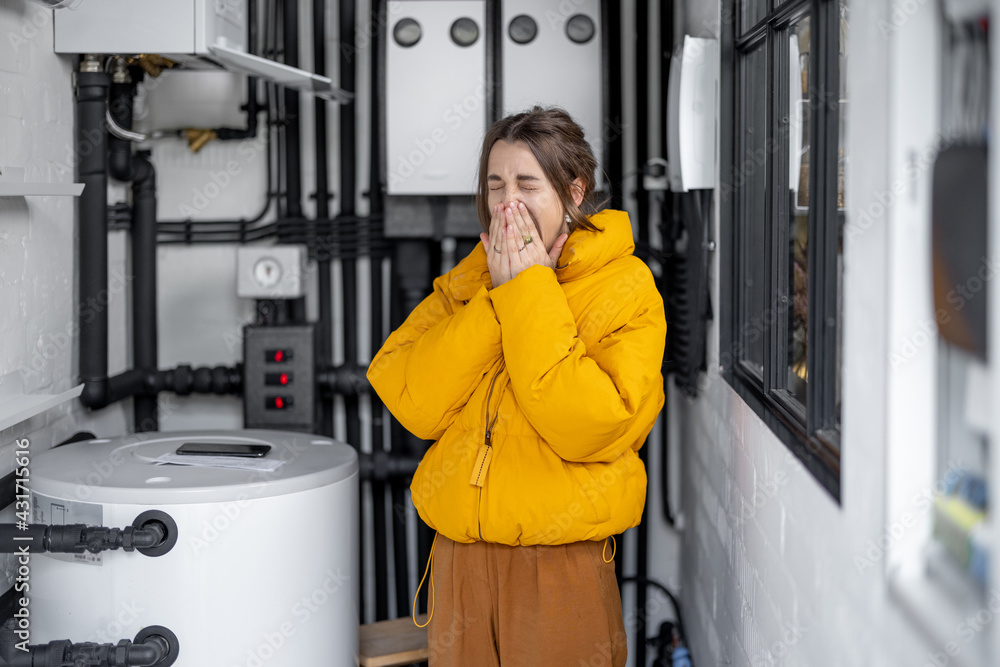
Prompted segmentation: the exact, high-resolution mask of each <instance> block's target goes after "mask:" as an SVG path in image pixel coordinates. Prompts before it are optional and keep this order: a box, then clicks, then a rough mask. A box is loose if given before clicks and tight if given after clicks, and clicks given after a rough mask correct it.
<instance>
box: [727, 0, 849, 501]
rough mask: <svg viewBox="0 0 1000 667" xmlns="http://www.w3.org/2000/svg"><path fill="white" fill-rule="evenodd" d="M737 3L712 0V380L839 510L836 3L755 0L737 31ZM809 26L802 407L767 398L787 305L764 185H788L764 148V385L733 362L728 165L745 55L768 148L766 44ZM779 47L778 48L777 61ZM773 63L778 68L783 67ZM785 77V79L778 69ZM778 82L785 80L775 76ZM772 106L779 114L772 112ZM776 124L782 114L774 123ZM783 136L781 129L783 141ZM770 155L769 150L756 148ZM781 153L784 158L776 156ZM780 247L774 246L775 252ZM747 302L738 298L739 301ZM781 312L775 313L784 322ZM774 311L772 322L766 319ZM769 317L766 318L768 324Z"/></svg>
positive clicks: (781, 99)
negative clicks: (753, 73)
mask: <svg viewBox="0 0 1000 667" xmlns="http://www.w3.org/2000/svg"><path fill="white" fill-rule="evenodd" d="M751 1H753V0H751ZM746 2H747V0H723V3H722V16H723V19H724V20H723V21H722V22H721V26H722V27H721V35H720V42H721V52H720V53H721V61H722V62H721V68H720V116H721V123H720V137H719V139H720V161H721V165H720V166H721V169H720V174H721V178H720V186H721V190H720V198H719V201H720V207H719V209H720V225H721V228H720V254H721V257H720V260H721V266H720V287H721V292H722V294H721V301H722V308H721V309H720V311H721V312H720V339H719V344H720V350H719V353H720V371H721V373H722V376H723V377H724V378H725V380H726V381H727V382H728V383H729V384H730V385H731V386H732V387H733V388H734V389H735V390H736V392H737V393H738V394H739V395H740V397H741V398H742V399H743V400H744V401H745V402H746V403H747V404H748V405H749V406H750V408H751V409H752V410H753V411H754V412H755V413H756V414H757V415H758V416H759V417H760V418H761V419H762V420H763V421H764V422H765V423H766V424H767V426H768V428H770V429H771V431H773V432H774V433H775V434H776V435H777V437H778V438H779V439H780V440H781V441H782V442H783V443H784V444H785V445H786V446H787V447H788V448H789V449H790V450H791V452H792V453H793V454H794V455H795V456H796V457H797V458H798V459H799V460H800V461H802V463H803V464H804V465H805V467H806V468H807V469H808V470H809V471H810V472H811V473H812V474H813V475H814V477H815V478H816V479H817V481H818V482H819V483H820V484H821V486H822V487H823V488H824V489H826V490H827V491H828V492H829V493H830V494H831V495H832V496H833V498H834V499H835V500H836V501H837V502H838V503H839V502H840V491H841V466H840V462H841V447H840V444H841V443H840V415H839V401H838V398H839V397H838V392H839V391H841V389H840V383H839V379H838V375H837V372H838V368H837V364H838V360H839V350H838V349H837V348H838V344H839V343H838V340H837V336H838V326H839V323H840V319H841V317H842V313H841V311H840V306H839V299H838V296H839V294H838V292H839V291H840V289H841V288H840V286H839V280H838V247H839V245H840V243H841V229H842V226H843V221H844V216H843V212H842V211H839V210H838V176H839V172H838V157H839V147H840V144H839V138H840V137H839V114H840V108H839V107H840V78H839V77H840V71H839V68H840V63H839V48H840V30H841V26H840V21H841V17H840V2H839V0H784V1H782V0H756V3H755V4H757V5H763V7H765V11H764V14H765V16H764V17H763V18H762V19H760V20H759V21H758V22H757V23H756V24H755V25H753V26H747V27H746V29H745V30H744V29H743V26H742V22H743V21H742V16H741V10H742V5H743V4H744V3H746ZM806 15H808V16H809V17H810V39H811V46H810V54H809V65H808V66H809V69H810V87H809V88H810V89H809V91H808V93H809V108H810V120H809V123H810V127H809V133H810V137H809V141H810V163H809V196H810V207H809V218H808V238H809V243H808V250H807V253H808V257H807V261H808V276H809V277H808V292H807V294H808V300H809V314H808V322H809V325H808V333H807V351H806V355H807V358H806V366H807V372H808V378H809V379H808V382H807V383H806V403H805V405H803V404H802V403H801V402H800V401H798V400H797V399H795V398H794V397H793V396H792V395H791V394H789V393H788V392H787V391H785V390H782V389H778V388H776V387H780V386H781V382H780V381H779V380H778V379H777V375H776V374H777V373H785V372H787V371H786V368H787V366H786V363H787V359H786V358H785V357H783V356H782V355H780V354H779V350H780V349H782V348H781V342H780V335H779V332H780V333H781V334H784V333H786V332H787V329H786V328H785V327H786V326H787V324H785V321H786V319H787V312H788V309H789V305H787V304H788V303H789V300H788V299H787V298H786V299H785V305H782V304H781V296H780V295H781V289H779V288H780V287H781V280H782V274H781V272H782V270H783V269H784V268H787V263H786V264H784V265H782V262H787V258H785V259H782V260H779V261H774V260H775V258H781V257H782V254H781V252H782V250H781V249H782V248H784V252H785V253H787V242H788V236H787V235H788V231H787V228H786V225H785V224H784V221H783V220H782V219H781V217H780V213H781V212H782V211H786V209H785V208H784V206H787V200H786V202H785V204H781V203H779V197H782V196H785V194H784V193H785V192H787V190H785V189H783V188H775V187H774V185H775V184H776V183H778V184H780V183H782V182H784V183H787V182H788V174H787V167H786V166H784V164H783V163H784V159H772V158H774V157H775V156H781V155H782V151H781V149H780V148H781V147H782V146H784V145H785V144H784V143H782V142H780V141H779V142H778V146H779V148H778V149H777V150H768V151H766V153H767V155H766V158H765V163H766V164H765V165H764V166H763V168H764V169H766V172H765V174H766V176H765V179H766V184H767V188H766V193H765V195H764V199H765V204H764V206H765V211H766V215H765V216H764V220H763V221H761V224H762V225H763V227H764V230H763V231H764V237H765V240H764V248H765V256H764V258H763V262H764V275H765V279H764V280H765V287H764V297H765V298H764V312H762V313H758V315H760V318H761V319H760V320H759V322H760V325H761V327H762V329H763V330H762V332H760V333H761V335H762V336H763V340H764V350H763V358H764V364H763V369H764V373H763V377H761V376H760V375H758V374H756V373H755V372H753V371H752V370H750V368H748V366H747V365H745V364H744V363H742V359H743V334H744V332H745V331H746V326H745V324H744V323H745V322H747V320H746V318H744V317H743V313H742V309H744V308H745V305H746V304H745V303H744V296H743V291H742V277H743V275H744V274H743V273H742V271H743V269H742V266H741V261H742V258H741V254H742V253H741V248H743V246H744V243H745V237H747V236H749V235H748V234H746V232H745V231H743V228H742V227H741V226H740V224H739V223H740V222H741V220H740V218H739V217H738V216H739V211H740V187H739V182H738V181H739V180H740V175H739V170H738V166H737V163H738V161H741V160H740V154H739V152H738V149H739V142H740V140H741V139H740V137H741V136H742V130H743V128H742V125H741V122H742V118H741V111H740V105H741V102H742V98H741V97H740V96H739V92H740V91H739V84H740V80H739V79H740V72H741V71H742V70H741V67H742V64H743V62H744V61H745V54H746V53H748V51H749V49H752V48H754V47H755V46H757V45H758V44H760V43H761V42H763V44H764V48H765V60H766V77H767V78H766V81H767V85H766V91H765V92H764V94H766V96H767V98H766V101H765V105H766V106H765V118H766V119H767V122H766V127H767V137H768V139H770V138H771V137H772V136H773V133H774V132H775V128H777V127H778V126H779V124H780V123H781V118H780V117H779V115H778V113H777V110H778V109H787V107H788V97H787V96H788V89H787V85H778V86H777V87H776V86H775V81H776V78H777V76H778V73H779V72H780V71H781V69H780V68H781V67H782V65H787V57H788V56H787V50H788V46H787V43H784V44H783V43H782V42H783V40H781V39H776V37H777V36H779V35H784V34H786V33H785V32H784V31H785V30H786V29H787V28H788V27H789V26H790V25H792V24H793V23H794V22H795V21H797V20H799V19H800V18H802V17H803V16H806ZM782 50H784V51H785V53H784V54H782ZM782 55H784V59H782ZM785 71H787V70H785ZM780 81H781V82H784V81H785V79H780ZM782 103H783V105H782ZM785 124H786V126H787V116H786V117H785ZM786 134H787V132H786ZM766 145H767V147H768V148H771V147H772V145H773V144H766ZM785 154H787V153H785ZM782 244H784V245H782ZM747 301H749V300H747ZM783 313H784V314H783ZM775 314H777V315H776V316H774V315H775ZM768 315H772V316H773V321H772V322H770V323H769V322H768V320H769V319H770V318H769V316H768Z"/></svg>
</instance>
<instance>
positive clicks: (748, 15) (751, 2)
mask: <svg viewBox="0 0 1000 667" xmlns="http://www.w3.org/2000/svg"><path fill="white" fill-rule="evenodd" d="M738 4H739V8H740V33H744V32H746V31H747V30H749V29H750V28H752V27H754V26H755V25H757V23H759V22H760V20H761V19H762V18H764V17H765V16H766V15H767V0H738Z"/></svg>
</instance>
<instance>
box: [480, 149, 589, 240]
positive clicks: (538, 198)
mask: <svg viewBox="0 0 1000 667" xmlns="http://www.w3.org/2000/svg"><path fill="white" fill-rule="evenodd" d="M486 186H487V187H488V188H489V189H490V192H489V203H490V214H491V215H492V213H493V207H494V206H496V205H497V204H501V203H502V204H504V205H505V206H506V205H508V204H510V203H511V202H521V203H523V204H524V205H525V207H526V208H527V209H528V213H529V214H531V218H532V220H534V222H535V226H536V227H538V233H539V234H540V235H541V237H542V242H543V243H544V244H545V249H546V250H552V244H553V243H555V240H556V238H558V236H559V235H560V234H562V233H564V232H568V231H569V229H568V227H567V225H566V222H565V220H566V211H565V209H564V208H563V205H562V201H561V200H560V199H559V196H558V195H557V194H556V190H555V188H554V187H553V185H552V183H550V182H549V179H548V178H546V177H545V172H543V171H542V166H541V165H540V164H538V160H536V159H535V155H534V154H533V153H532V152H531V149H530V148H528V144H526V143H524V142H523V141H515V142H513V143H511V142H508V141H504V140H502V139H501V140H500V141H498V142H496V143H495V144H493V148H492V149H491V150H490V157H489V161H488V164H487V169H486ZM581 199H582V197H581Z"/></svg>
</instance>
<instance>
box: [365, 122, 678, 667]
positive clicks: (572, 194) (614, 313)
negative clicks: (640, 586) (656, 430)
mask: <svg viewBox="0 0 1000 667" xmlns="http://www.w3.org/2000/svg"><path fill="white" fill-rule="evenodd" d="M596 167H597V163H596V160H595V159H594V155H593V152H592V151H591V149H590V146H589V145H588V143H587V142H586V141H585V140H584V136H583V130H582V129H581V128H580V127H579V126H578V125H577V124H576V123H575V122H573V120H572V119H571V118H570V117H569V116H568V115H567V114H566V113H565V112H564V111H562V110H559V109H541V108H539V107H535V108H534V109H533V110H532V111H530V112H527V113H521V114H517V115H514V116H510V117H507V118H504V119H502V120H500V121H498V122H497V123H495V124H494V125H493V127H492V128H490V130H489V132H487V134H486V138H485V140H484V142H483V149H482V154H481V157H480V162H479V189H478V194H477V199H476V203H477V208H478V212H479V219H480V223H481V225H482V228H483V230H484V233H483V234H481V235H480V238H481V240H482V243H481V244H479V245H477V246H476V248H475V249H474V250H473V251H472V253H471V254H470V255H469V256H468V257H466V258H465V259H463V260H462V261H461V262H460V263H459V264H458V265H457V266H456V267H455V268H454V269H452V270H451V271H449V272H448V273H446V274H445V275H443V276H441V277H439V278H438V279H437V280H435V281H434V292H433V294H431V295H430V296H428V297H427V298H426V299H425V300H424V301H423V302H422V303H421V304H420V305H419V306H418V307H417V308H416V309H415V310H414V311H413V313H412V314H411V315H410V316H409V318H407V320H406V322H404V323H403V325H402V326H401V327H400V328H399V329H398V330H396V331H395V332H394V333H393V334H392V335H391V336H389V339H388V340H387V341H386V343H385V345H384V346H383V347H382V349H381V350H380V351H379V353H378V354H377V355H376V356H375V359H374V360H373V361H372V365H371V367H370V368H369V369H368V378H369V380H370V381H371V383H372V386H373V387H374V388H375V390H376V391H377V392H378V394H379V396H380V397H381V398H382V400H383V401H384V402H385V404H386V405H387V406H388V407H389V409H390V410H391V411H392V413H393V414H394V415H395V416H396V417H397V418H398V419H399V420H400V422H402V424H403V426H405V427H406V428H407V429H408V430H409V431H411V432H412V433H414V434H415V435H417V436H418V437H420V438H424V439H427V440H435V441H436V442H435V443H434V444H433V445H432V446H431V447H430V449H428V450H427V453H426V454H425V455H424V458H423V460H422V462H421V463H420V466H419V468H418V469H417V472H416V474H415V475H414V477H413V483H412V485H411V487H410V489H411V492H412V496H413V502H414V504H415V505H416V508H417V511H418V512H419V513H420V516H421V518H422V519H423V520H424V521H425V522H427V524H428V525H429V526H430V527H431V528H433V529H435V530H436V531H437V533H438V534H437V537H436V538H435V545H434V549H433V550H432V554H431V559H432V563H433V564H432V566H431V602H430V603H429V611H431V613H432V615H431V621H430V629H429V635H428V637H429V643H430V652H431V664H432V665H434V667H445V666H448V667H450V666H452V665H455V666H463V667H480V666H487V665H501V664H502V665H505V666H507V667H525V666H530V665H573V666H574V667H576V666H577V665H615V666H618V665H624V664H625V657H626V643H625V641H626V640H625V631H624V627H623V621H622V612H621V600H620V598H619V595H618V588H617V583H616V581H615V573H614V566H613V564H612V562H613V547H611V548H609V547H608V545H607V544H606V540H607V538H609V537H611V536H613V535H615V534H617V533H621V532H622V531H624V530H626V529H627V528H630V527H632V526H635V525H636V524H638V523H639V519H640V517H641V515H642V508H643V503H644V500H645V492H646V475H645V471H644V469H643V465H642V462H641V461H640V459H639V457H638V456H637V454H636V452H637V451H638V449H639V448H640V447H641V446H642V444H643V442H644V440H645V438H646V435H647V434H648V433H649V431H650V430H651V429H652V427H653V423H654V422H655V420H656V416H657V414H658V413H659V411H660V408H661V407H662V405H663V379H662V376H661V374H660V365H661V363H662V358H663V345H664V338H665V335H666V323H665V321H664V312H663V302H662V299H661V298H660V295H659V293H658V291H657V289H656V287H655V285H654V283H653V276H652V275H651V273H650V271H649V269H648V268H647V267H646V265H645V264H644V263H643V262H642V261H640V260H639V259H637V258H636V257H634V256H633V254H632V251H633V249H634V243H633V240H632V227H631V225H630V223H629V220H628V215H627V214H625V213H623V212H620V211H602V212H600V213H594V212H593V211H594V205H593V197H594V186H595V180H594V171H595V169H596ZM588 213H589V215H588ZM612 539H613V538H612Z"/></svg>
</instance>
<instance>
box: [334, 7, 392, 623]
mask: <svg viewBox="0 0 1000 667" xmlns="http://www.w3.org/2000/svg"><path fill="white" fill-rule="evenodd" d="M338 9H339V30H340V60H339V72H340V81H339V83H338V86H339V87H340V88H341V89H342V90H346V91H348V92H353V91H354V89H355V87H356V85H355V77H356V72H355V70H356V67H355V55H356V53H357V45H356V43H355V35H354V30H355V26H356V24H357V18H356V15H355V10H356V7H355V0H340V2H339V4H338ZM355 110H356V107H355V106H354V104H353V102H352V103H350V104H345V105H343V106H342V107H341V108H340V115H339V121H340V122H339V136H340V215H341V216H353V215H354V210H355V206H354V199H355V195H356V190H357V185H356V180H355V173H354V170H355V169H356V168H357V149H356V145H357V139H356V137H355V118H354V114H355ZM356 231H357V230H356V229H355V228H354V226H353V225H346V224H338V225H337V232H338V238H339V239H340V243H341V246H342V247H347V248H354V247H355V246H356V241H355V235H356ZM356 257H357V253H356V252H354V253H343V258H342V259H341V262H340V268H341V285H342V289H343V301H342V303H343V318H344V332H343V333H344V337H343V340H344V363H345V365H354V364H357V363H358V329H357V323H358V320H357V313H358V306H357V298H358V297H357V294H358V281H357V263H356V262H355V258H356ZM344 412H345V418H346V421H347V424H346V426H347V429H346V430H347V442H348V443H349V444H350V445H351V446H352V447H355V448H360V446H361V415H360V410H359V406H358V399H357V396H354V395H346V396H344ZM363 521H364V517H362V522H363ZM378 539H379V538H378V536H377V535H376V541H378ZM383 547H384V543H383ZM383 550H384V549H383ZM378 551H379V548H378V544H376V558H378V556H377V554H378ZM364 562H365V557H364V548H363V545H362V555H361V563H364ZM376 567H377V565H376ZM363 569H364V568H362V570H363ZM376 579H378V577H376ZM362 580H364V574H362ZM366 602H367V601H366V600H365V596H364V595H361V610H360V613H361V616H362V618H364V617H365V607H366Z"/></svg>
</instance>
